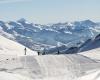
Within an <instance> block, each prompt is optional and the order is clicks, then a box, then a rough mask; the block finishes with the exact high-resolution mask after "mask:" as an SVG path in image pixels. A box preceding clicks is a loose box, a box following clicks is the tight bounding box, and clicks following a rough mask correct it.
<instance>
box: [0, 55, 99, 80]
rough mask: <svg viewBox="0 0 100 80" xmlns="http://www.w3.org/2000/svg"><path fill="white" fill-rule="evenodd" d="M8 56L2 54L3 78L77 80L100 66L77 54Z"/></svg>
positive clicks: (0, 62) (1, 70)
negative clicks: (3, 56)
mask: <svg viewBox="0 0 100 80" xmlns="http://www.w3.org/2000/svg"><path fill="white" fill-rule="evenodd" d="M6 57H7V55H6ZM6 57H5V58H2V56H0V64H1V66H0V76H1V78H2V80H5V78H9V80H11V79H13V80H22V79H26V80H66V79H67V80H77V78H79V77H81V76H83V75H86V74H87V73H86V72H87V71H90V70H94V69H99V67H100V64H98V63H97V62H95V61H94V60H91V59H89V58H87V57H84V56H82V55H77V54H69V55H45V56H19V57H16V56H15V57H14V56H13V57H12V56H11V57H9V58H7V59H6ZM1 58H2V59H1ZM2 74H5V75H4V76H7V77H4V76H2ZM8 75H9V76H8ZM11 75H12V76H11ZM22 77H23V78H22Z"/></svg>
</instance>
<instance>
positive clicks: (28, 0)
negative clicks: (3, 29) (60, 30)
mask: <svg viewBox="0 0 100 80" xmlns="http://www.w3.org/2000/svg"><path fill="white" fill-rule="evenodd" d="M20 18H25V19H27V20H28V21H31V22H34V23H41V24H47V23H55V22H66V21H75V20H85V19H91V20H93V21H97V22H98V21H99V22H100V0H0V20H4V21H8V20H18V19H20Z"/></svg>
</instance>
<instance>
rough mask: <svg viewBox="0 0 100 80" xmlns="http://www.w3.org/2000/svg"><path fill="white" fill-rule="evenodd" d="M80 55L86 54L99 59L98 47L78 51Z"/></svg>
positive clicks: (99, 49)
mask: <svg viewBox="0 0 100 80" xmlns="http://www.w3.org/2000/svg"><path fill="white" fill-rule="evenodd" d="M79 54H81V55H84V56H87V57H89V58H91V59H94V60H98V61H100V48H96V49H92V50H89V51H85V52H81V53H79Z"/></svg>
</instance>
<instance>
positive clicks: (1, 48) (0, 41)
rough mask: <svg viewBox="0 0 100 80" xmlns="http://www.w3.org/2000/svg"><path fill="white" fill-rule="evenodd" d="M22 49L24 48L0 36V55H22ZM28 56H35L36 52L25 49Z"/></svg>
mask: <svg viewBox="0 0 100 80" xmlns="http://www.w3.org/2000/svg"><path fill="white" fill-rule="evenodd" d="M24 48H25V46H23V45H21V44H19V43H17V42H14V41H11V40H9V39H7V38H4V37H3V36H0V54H7V55H18V56H20V55H24ZM27 53H28V55H36V54H37V52H36V51H32V50H30V49H28V48H27Z"/></svg>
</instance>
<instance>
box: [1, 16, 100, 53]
mask: <svg viewBox="0 0 100 80" xmlns="http://www.w3.org/2000/svg"><path fill="white" fill-rule="evenodd" d="M98 34H100V23H97V22H93V21H91V20H84V21H75V22H65V23H56V24H47V25H41V24H35V23H30V22H28V21H27V20H25V19H24V18H22V19H19V20H17V21H9V22H4V21H0V35H2V36H4V37H6V38H8V39H11V40H14V41H16V42H18V43H21V44H22V45H24V46H27V47H28V48H30V49H32V50H35V51H44V50H46V51H49V50H50V49H53V48H57V47H62V46H63V47H62V49H63V48H67V49H69V48H71V47H80V46H81V45H82V44H83V43H84V42H86V41H87V40H88V39H91V40H94V39H95V37H96V36H97V35H98ZM60 49H61V48H60Z"/></svg>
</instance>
